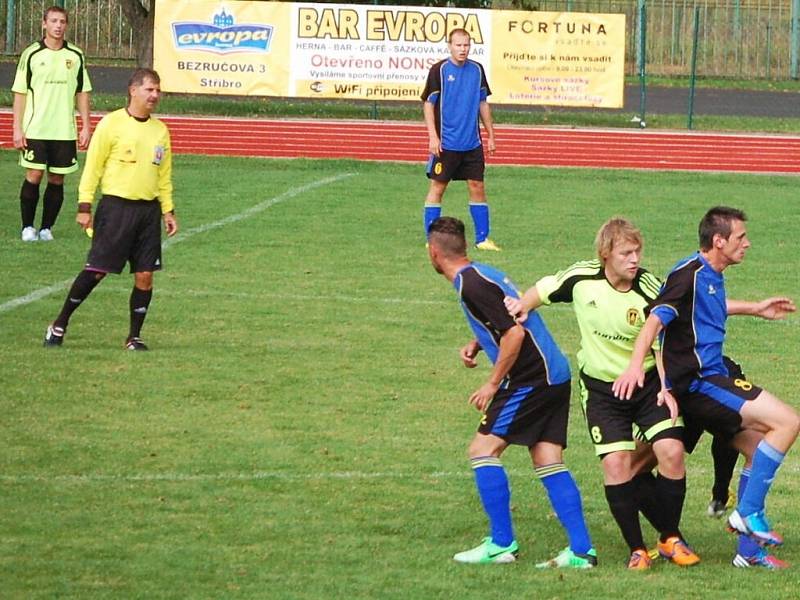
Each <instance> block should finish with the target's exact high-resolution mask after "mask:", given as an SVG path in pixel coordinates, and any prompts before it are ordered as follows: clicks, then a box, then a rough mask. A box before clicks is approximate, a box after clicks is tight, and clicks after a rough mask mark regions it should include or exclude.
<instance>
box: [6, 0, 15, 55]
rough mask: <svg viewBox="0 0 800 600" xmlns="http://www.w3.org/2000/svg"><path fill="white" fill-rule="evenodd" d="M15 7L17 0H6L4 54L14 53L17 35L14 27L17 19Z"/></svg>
mask: <svg viewBox="0 0 800 600" xmlns="http://www.w3.org/2000/svg"><path fill="white" fill-rule="evenodd" d="M16 8H17V0H8V5H7V7H6V54H16V52H15V50H16V49H17V39H16V37H17V36H16V29H15V27H14V25H15V23H16V20H17V15H16Z"/></svg>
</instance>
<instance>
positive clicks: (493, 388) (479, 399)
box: [469, 381, 500, 412]
mask: <svg viewBox="0 0 800 600" xmlns="http://www.w3.org/2000/svg"><path fill="white" fill-rule="evenodd" d="M499 387H500V386H498V385H495V384H493V383H491V382H490V381H487V382H486V383H484V384H483V385H482V386H481V387H479V388H478V389H477V390H475V392H473V394H472V395H471V396H470V397H469V403H470V404H472V406H474V407H475V408H477V409H478V410H479V411H480V412H483V411H485V410H486V407H487V406H489V402H491V401H492V398H494V395H495V394H496V393H497V390H498V388H499Z"/></svg>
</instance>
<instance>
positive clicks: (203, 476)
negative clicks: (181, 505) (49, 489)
mask: <svg viewBox="0 0 800 600" xmlns="http://www.w3.org/2000/svg"><path fill="white" fill-rule="evenodd" d="M512 475H513V473H512ZM518 475H519V476H521V475H522V473H519V474H518ZM453 477H456V478H459V479H471V478H472V473H471V471H469V469H464V471H459V472H455V473H453V472H433V473H400V472H375V473H369V472H364V471H333V472H330V473H282V472H279V471H254V472H252V473H131V474H128V475H125V474H104V473H92V474H86V475H0V481H2V482H4V483H106V482H111V483H114V482H130V481H134V482H135V481H140V482H159V481H164V482H178V483H181V482H192V481H259V480H264V479H277V480H282V481H312V480H313V481H319V480H352V479H423V478H434V479H450V478H453Z"/></svg>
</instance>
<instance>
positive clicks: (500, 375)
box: [428, 217, 597, 569]
mask: <svg viewBox="0 0 800 600" xmlns="http://www.w3.org/2000/svg"><path fill="white" fill-rule="evenodd" d="M466 248H467V243H466V239H465V237H464V224H463V223H462V222H461V221H459V220H458V219H455V218H452V217H440V218H438V219H436V220H435V221H434V222H433V223H431V226H430V230H429V236H428V253H429V256H430V260H431V264H432V265H433V267H434V269H436V271H437V272H438V273H440V274H441V275H443V276H444V277H445V278H447V279H448V280H449V281H451V282H452V283H453V286H454V287H455V289H456V292H457V293H458V295H459V298H460V300H461V307H462V308H463V310H464V315H465V316H466V318H467V322H468V323H469V325H470V327H471V329H472V331H473V333H474V335H475V338H474V339H473V340H472V341H470V342H469V343H468V344H466V345H465V346H464V347H463V348H462V349H461V352H460V356H461V360H462V361H463V363H464V365H465V366H466V367H468V368H474V367H475V366H477V362H476V357H477V355H478V353H479V352H480V351H481V350H483V351H484V352H485V353H486V355H487V356H488V357H489V359H490V360H491V361H492V363H493V364H494V368H493V369H492V371H491V373H490V374H489V378H488V379H487V381H486V383H484V384H483V385H482V386H481V387H480V388H478V389H477V390H476V391H475V392H473V394H472V395H471V396H470V398H469V402H470V404H472V405H473V406H474V407H475V408H476V409H478V410H479V411H480V412H481V413H482V418H481V423H480V425H479V427H478V431H477V433H476V434H475V437H473V439H472V442H471V443H470V446H469V457H470V462H471V465H472V469H473V472H474V476H475V484H476V486H477V488H478V495H479V496H480V499H481V502H482V504H483V507H484V510H485V511H486V514H487V516H488V517H489V527H490V534H489V535H488V536H487V537H486V538H484V540H483V542H482V543H481V544H480V545H478V546H477V547H476V548H473V549H471V550H467V551H465V552H459V553H458V554H456V555H455V556H454V557H453V558H454V559H455V560H456V561H457V562H461V563H508V562H513V561H515V560H516V557H517V552H518V544H517V540H516V537H515V536H514V529H513V526H512V522H511V507H510V496H511V494H510V489H509V484H508V478H507V476H506V472H505V469H504V468H503V464H502V462H501V461H500V457H501V455H502V454H503V451H504V450H505V449H506V448H507V447H508V445H509V444H518V445H523V446H526V447H527V448H528V450H529V452H530V455H531V459H532V461H533V466H534V472H535V474H536V476H537V477H538V478H539V480H540V481H541V482H542V484H543V485H544V487H545V489H546V490H547V494H548V496H549V498H550V503H551V505H552V507H553V509H554V511H555V513H556V515H557V517H558V519H559V521H560V522H561V525H562V526H563V527H564V529H565V530H566V532H567V536H568V537H569V546H568V547H567V548H565V549H564V550H563V551H562V552H560V553H559V554H558V555H557V556H556V557H555V558H553V559H552V560H549V561H546V562H543V563H540V564H538V565H537V566H538V567H541V568H547V567H568V568H580V569H586V568H591V567H593V566H595V565H596V564H597V554H596V552H595V550H594V548H593V547H592V541H591V538H590V537H589V532H588V530H587V528H586V523H585V521H584V517H583V506H582V502H581V495H580V491H579V490H578V486H577V485H576V483H575V480H574V479H573V478H572V475H571V474H570V472H569V470H568V469H567V467H566V466H565V465H564V462H563V458H562V452H563V450H564V448H566V446H567V422H568V419H569V400H570V370H569V363H568V362H567V359H566V358H565V356H564V355H563V354H562V353H561V351H560V350H559V348H558V346H557V345H556V343H555V342H554V341H553V338H552V337H551V336H550V333H549V332H548V330H547V328H546V327H545V324H544V322H543V321H542V319H541V317H539V315H537V314H533V315H531V316H529V317H528V319H527V320H526V321H525V324H524V325H522V324H520V323H517V322H516V321H515V320H514V319H513V318H512V317H511V316H510V315H509V314H508V312H507V311H506V307H505V304H503V298H504V297H505V296H512V297H515V298H518V297H519V293H518V292H517V290H516V288H515V287H514V285H513V284H512V283H511V281H510V280H509V279H508V277H507V276H506V275H505V274H503V273H501V272H500V271H498V270H496V269H494V268H492V267H489V266H487V265H483V264H479V263H473V262H470V260H469V258H468V257H467V251H466Z"/></svg>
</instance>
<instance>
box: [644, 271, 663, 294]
mask: <svg viewBox="0 0 800 600" xmlns="http://www.w3.org/2000/svg"><path fill="white" fill-rule="evenodd" d="M639 285H641V287H642V290H643V291H644V292H645V293H646V294H647V295H649V296H650V297H651V298H655V297H656V296H658V292H659V291H660V290H661V282H660V281H659V280H658V277H656V276H655V275H653V274H652V273H650V272H649V271H644V272H643V273H642V275H641V277H639Z"/></svg>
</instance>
